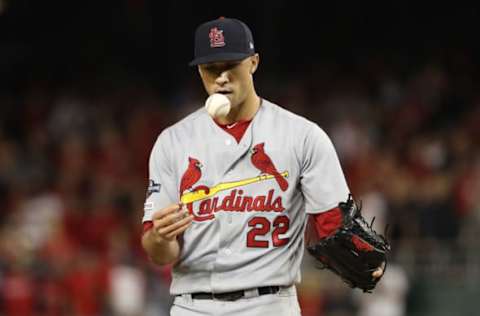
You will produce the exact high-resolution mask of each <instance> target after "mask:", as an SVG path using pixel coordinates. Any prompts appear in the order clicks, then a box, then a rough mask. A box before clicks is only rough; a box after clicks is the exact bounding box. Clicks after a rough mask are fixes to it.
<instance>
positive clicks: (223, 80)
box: [215, 71, 229, 85]
mask: <svg viewBox="0 0 480 316" xmlns="http://www.w3.org/2000/svg"><path fill="white" fill-rule="evenodd" d="M228 81H229V79H228V71H224V72H222V73H221V74H220V75H219V76H218V77H217V79H215V83H216V84H218V85H224V84H225V83H227V82H228Z"/></svg>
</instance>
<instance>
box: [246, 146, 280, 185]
mask: <svg viewBox="0 0 480 316" xmlns="http://www.w3.org/2000/svg"><path fill="white" fill-rule="evenodd" d="M264 146H265V143H260V144H257V145H255V146H254V147H253V149H252V164H253V165H254V166H255V168H257V169H258V170H260V171H261V172H262V173H266V174H270V175H272V176H274V177H275V180H276V181H277V183H278V186H279V187H280V189H281V190H282V191H286V190H287V189H288V182H287V180H285V178H284V177H283V176H282V175H281V174H280V173H279V172H278V171H277V168H275V165H274V164H273V162H272V159H270V157H269V156H268V155H267V153H266V152H265V149H264Z"/></svg>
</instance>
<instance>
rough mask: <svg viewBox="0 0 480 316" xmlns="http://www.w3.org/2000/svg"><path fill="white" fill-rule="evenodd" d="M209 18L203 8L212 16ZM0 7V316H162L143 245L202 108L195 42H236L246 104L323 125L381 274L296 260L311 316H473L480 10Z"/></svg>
mask: <svg viewBox="0 0 480 316" xmlns="http://www.w3.org/2000/svg"><path fill="white" fill-rule="evenodd" d="M209 3H210V2H209ZM345 5H346V4H343V5H338V6H333V5H332V6H331V7H325V6H323V7H322V5H321V6H320V9H315V10H313V9H312V8H307V7H299V6H298V5H295V4H293V3H291V2H289V1H265V2H261V3H254V2H253V1H245V2H243V3H241V5H239V6H238V7H235V6H234V5H232V4H230V5H226V4H222V3H221V2H219V4H216V3H215V2H213V3H210V4H209V6H208V7H205V5H204V4H200V3H196V2H182V1H176V2H174V1H171V2H169V1H164V2H162V3H160V2H158V3H157V2H153V1H150V2H149V1H146V0H123V1H102V2H101V3H99V2H96V3H95V2H92V3H89V2H88V1H87V2H81V3H77V2H75V1H73V2H68V3H63V4H62V3H57V2H55V1H42V2H37V1H27V0H18V1H7V0H0V74H1V78H0V315H15V316H16V315H18V316H21V315H22V316H30V315H52V316H55V315H73V316H90V315H121V316H123V315H125V316H137V315H168V311H169V307H170V304H171V298H170V296H169V294H168V287H169V282H170V275H169V267H165V268H159V267H156V266H154V265H153V264H152V263H150V262H149V261H148V259H147V258H146V256H145V254H144V252H143V251H142V249H141V246H140V236H141V232H142V226H141V218H142V213H143V209H142V206H143V202H144V199H145V193H146V188H147V184H148V181H147V180H148V173H147V161H148V157H149V154H150V150H151V147H152V145H153V143H154V141H155V139H156V137H157V136H158V134H159V133H160V132H161V131H162V129H164V128H165V127H167V126H169V125H171V124H173V123H174V122H176V121H177V120H179V119H180V118H182V117H184V116H185V115H187V114H188V113H190V112H191V111H194V110H195V109H197V108H198V107H201V106H202V105H203V100H204V99H205V97H206V95H205V92H204V91H203V89H202V86H201V82H200V79H199V77H198V74H197V72H196V70H195V69H194V68H189V67H187V63H188V61H189V60H190V59H191V58H192V55H193V32H194V30H195V27H196V25H198V24H199V23H201V22H204V21H206V20H210V19H214V18H216V17H218V16H220V15H225V16H229V17H237V18H240V19H242V20H244V21H245V22H247V24H249V25H250V26H251V28H252V30H253V33H254V37H255V38H256V42H257V50H258V51H259V52H260V54H261V64H260V68H259V71H257V74H256V78H255V80H256V86H257V92H258V93H259V94H260V95H261V96H262V97H264V98H266V99H268V100H270V101H272V102H275V103H277V104H279V105H281V106H283V107H285V108H287V109H289V110H291V111H293V112H296V113H298V114H301V115H303V116H306V117H308V118H309V119H311V120H313V121H315V122H317V123H318V124H319V125H320V126H321V127H322V128H323V129H324V130H325V131H327V133H328V134H329V135H330V137H331V138H332V140H333V142H334V144H335V146H336V149H337V151H338V154H339V157H340V160H341V163H342V166H343V168H344V171H345V174H346V177H347V181H348V183H349V185H350V188H351V190H352V193H353V194H354V195H355V196H356V197H357V198H358V199H361V200H362V201H363V210H364V214H365V216H366V217H367V218H368V219H372V218H373V217H375V222H374V227H375V228H376V229H377V230H379V231H383V229H384V227H385V225H386V224H387V223H388V224H389V227H390V228H389V231H388V237H389V240H390V241H391V244H392V248H393V251H392V254H391V260H390V262H389V265H388V267H387V272H386V275H385V276H384V278H383V279H382V282H380V284H379V286H378V288H377V289H376V290H375V292H374V294H363V293H361V292H360V291H358V290H354V291H352V290H351V289H349V288H348V287H347V286H346V285H345V284H344V283H342V282H341V281H340V280H339V279H338V278H337V277H336V276H334V275H332V274H331V273H330V272H326V271H322V270H318V269H317V267H316V265H315V262H314V261H313V260H312V259H311V258H309V257H308V256H305V259H304V265H303V282H302V283H301V284H300V285H298V290H299V299H300V302H301V306H302V309H303V315H305V316H314V315H315V316H317V315H318V316H341V315H358V316H364V315H370V316H403V315H435V316H442V315H475V314H477V313H478V308H476V306H475V305H476V304H475V303H476V298H478V297H479V295H480V286H479V284H480V243H479V242H478V236H479V234H480V224H479V223H480V206H479V205H480V203H479V202H478V197H479V196H480V89H479V88H480V85H479V59H478V56H479V55H478V53H479V51H478V48H479V47H478V45H479V44H478V41H476V34H475V33H476V29H478V28H476V27H475V26H478V25H477V24H478V20H479V11H478V10H477V9H476V8H471V7H470V8H467V7H465V8H442V7H440V6H438V4H436V6H435V7H426V8H420V7H418V6H408V5H400V4H391V6H390V7H387V6H385V7H383V8H378V7H373V5H371V6H370V7H369V6H368V5H364V4H356V5H354V6H352V7H345Z"/></svg>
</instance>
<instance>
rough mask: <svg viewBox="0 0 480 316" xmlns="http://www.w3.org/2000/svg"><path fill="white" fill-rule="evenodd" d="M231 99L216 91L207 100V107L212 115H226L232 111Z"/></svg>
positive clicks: (214, 116)
mask: <svg viewBox="0 0 480 316" xmlns="http://www.w3.org/2000/svg"><path fill="white" fill-rule="evenodd" d="M230 107H231V106H230V100H229V99H228V98H227V97H226V96H225V95H223V94H220V93H214V94H212V95H211V96H209V97H208V99H207V100H206V101H205V108H206V109H207V112H208V114H210V116H211V117H213V118H216V117H225V116H227V115H228V113H229V112H230Z"/></svg>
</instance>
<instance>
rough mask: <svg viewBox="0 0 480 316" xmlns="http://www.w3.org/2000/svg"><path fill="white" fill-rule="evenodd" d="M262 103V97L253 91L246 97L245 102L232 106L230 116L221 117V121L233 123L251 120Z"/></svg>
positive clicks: (222, 122)
mask: <svg viewBox="0 0 480 316" xmlns="http://www.w3.org/2000/svg"><path fill="white" fill-rule="evenodd" d="M260 103H261V99H260V97H259V96H258V95H257V94H256V93H255V92H253V93H252V94H251V95H249V96H248V97H247V98H246V99H245V102H243V103H241V104H239V105H238V106H236V107H235V108H232V109H231V111H230V113H229V114H228V116H227V117H225V118H222V119H220V120H219V123H221V124H232V123H235V122H239V121H250V120H251V119H253V117H254V116H255V114H256V113H257V111H258V108H259V107H260Z"/></svg>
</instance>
